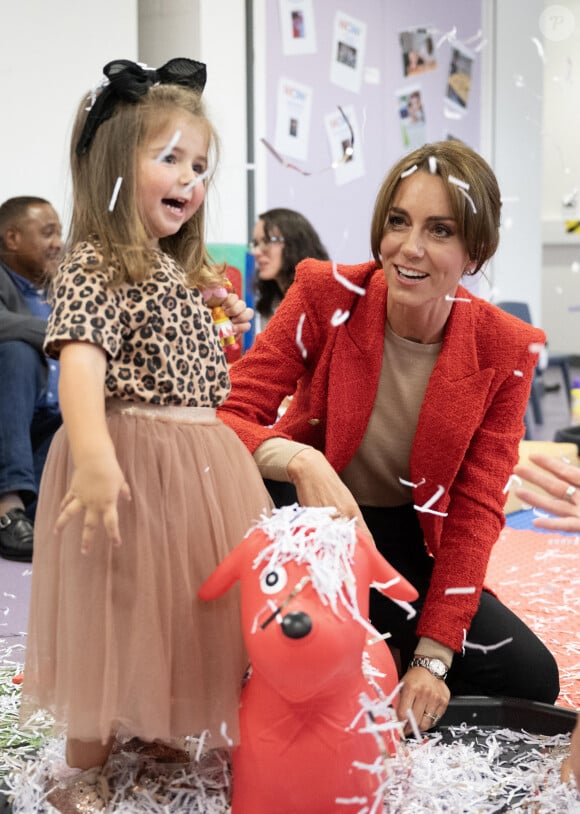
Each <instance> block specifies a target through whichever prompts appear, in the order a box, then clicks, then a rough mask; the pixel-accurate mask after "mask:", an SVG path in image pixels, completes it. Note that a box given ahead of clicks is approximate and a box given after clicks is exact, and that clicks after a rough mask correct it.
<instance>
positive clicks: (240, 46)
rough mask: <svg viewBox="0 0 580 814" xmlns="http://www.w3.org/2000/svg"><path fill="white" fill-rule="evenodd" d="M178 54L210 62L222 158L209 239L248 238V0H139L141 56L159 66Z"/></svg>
mask: <svg viewBox="0 0 580 814" xmlns="http://www.w3.org/2000/svg"><path fill="white" fill-rule="evenodd" d="M176 56H186V57H189V58H190V59H198V60H200V61H201V62H205V63H206V64H207V85H206V88H205V91H204V99H205V103H206V107H207V111H208V114H209V116H210V118H211V120H212V122H213V123H214V125H215V126H216V129H217V131H218V133H219V136H220V142H221V155H220V162H219V166H218V172H217V175H216V178H215V184H214V185H213V187H212V189H211V192H210V195H209V198H208V219H207V239H208V241H209V242H210V243H242V244H243V243H246V242H247V240H248V235H247V228H246V220H247V181H246V170H247V162H246V146H247V143H246V71H245V64H246V55H245V3H244V2H243V0H139V58H140V59H141V60H142V61H144V62H146V63H147V64H149V65H153V66H155V67H157V66H159V65H161V64H162V63H163V62H166V61H167V60H168V59H171V58H172V57H176Z"/></svg>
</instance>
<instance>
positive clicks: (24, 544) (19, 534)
mask: <svg viewBox="0 0 580 814" xmlns="http://www.w3.org/2000/svg"><path fill="white" fill-rule="evenodd" d="M33 543H34V526H33V524H32V520H29V519H28V517H27V516H26V515H25V514H24V510H23V509H10V511H9V512H6V514H3V515H2V516H1V517H0V557H4V559H5V560H16V561H18V562H32V548H33Z"/></svg>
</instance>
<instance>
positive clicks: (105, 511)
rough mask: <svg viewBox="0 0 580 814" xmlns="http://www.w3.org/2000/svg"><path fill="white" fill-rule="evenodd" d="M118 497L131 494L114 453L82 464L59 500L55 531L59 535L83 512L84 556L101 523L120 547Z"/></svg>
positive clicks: (112, 540)
mask: <svg viewBox="0 0 580 814" xmlns="http://www.w3.org/2000/svg"><path fill="white" fill-rule="evenodd" d="M119 497H122V498H124V499H125V500H130V499H131V491H130V489H129V485H128V483H127V481H126V480H125V477H124V475H123V473H122V471H121V468H120V466H119V464H118V463H117V459H116V457H115V454H114V452H110V453H108V452H104V453H103V454H102V455H101V456H99V457H97V458H94V459H91V460H87V461H83V462H81V464H80V465H79V466H78V467H77V468H76V469H75V471H74V474H73V477H72V480H71V485H70V489H69V490H68V492H67V493H66V495H65V496H64V498H63V499H62V502H61V505H60V513H59V516H58V518H57V521H56V526H55V531H56V532H57V533H59V532H60V531H62V529H63V528H64V527H65V526H66V524H67V523H68V522H69V520H70V519H71V518H72V517H74V516H75V515H76V514H78V513H79V512H81V511H84V519H83V531H82V538H81V551H82V552H83V554H86V553H87V552H88V550H89V547H90V545H91V543H92V541H93V538H94V536H95V533H96V531H97V528H98V526H99V524H100V523H101V522H102V523H103V526H104V528H105V532H106V534H107V537H108V538H109V540H110V541H111V542H112V543H113V544H114V545H120V543H121V535H120V533H119V513H118V502H119Z"/></svg>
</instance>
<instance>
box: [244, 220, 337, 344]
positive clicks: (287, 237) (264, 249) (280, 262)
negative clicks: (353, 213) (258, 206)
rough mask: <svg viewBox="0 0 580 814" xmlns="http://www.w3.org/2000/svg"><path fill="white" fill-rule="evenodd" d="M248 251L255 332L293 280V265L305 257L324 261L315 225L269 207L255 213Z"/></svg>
mask: <svg viewBox="0 0 580 814" xmlns="http://www.w3.org/2000/svg"><path fill="white" fill-rule="evenodd" d="M250 251H251V252H252V253H253V255H254V257H255V258H256V270H255V276H254V293H255V295H256V303H255V309H256V333H259V332H260V331H262V330H263V329H264V328H265V327H266V324H267V323H268V321H269V319H270V317H271V316H272V315H273V314H274V312H275V311H276V309H277V308H278V305H279V304H280V303H281V301H282V299H283V298H284V295H285V294H286V291H287V290H288V288H289V287H290V284H291V283H292V281H293V280H294V273H295V270H296V264H297V263H299V262H300V261H301V260H304V259H305V258H306V257H314V258H315V259H316V260H328V254H327V251H326V249H325V248H324V246H323V245H322V242H321V240H320V237H319V236H318V234H317V232H316V230H315V228H314V227H313V226H312V224H311V223H310V221H309V220H307V219H306V218H305V217H304V216H303V215H301V214H300V213H299V212H295V211H294V210H292V209H281V208H278V209H269V210H268V211H267V212H263V213H262V214H261V215H259V216H258V220H257V222H256V225H255V226H254V238H253V241H252V243H250Z"/></svg>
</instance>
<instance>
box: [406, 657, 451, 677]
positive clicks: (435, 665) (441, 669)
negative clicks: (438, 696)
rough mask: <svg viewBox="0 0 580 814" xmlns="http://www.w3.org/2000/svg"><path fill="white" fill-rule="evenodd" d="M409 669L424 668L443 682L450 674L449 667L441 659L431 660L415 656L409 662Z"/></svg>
mask: <svg viewBox="0 0 580 814" xmlns="http://www.w3.org/2000/svg"><path fill="white" fill-rule="evenodd" d="M409 667H424V668H425V669H426V670H429V672H430V673H431V675H434V676H435V678H440V679H441V680H442V681H445V679H446V678H447V673H448V672H449V670H448V667H447V665H446V664H445V662H443V661H441V659H430V658H428V657H427V656H414V657H413V658H412V659H411V661H410V662H409Z"/></svg>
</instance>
